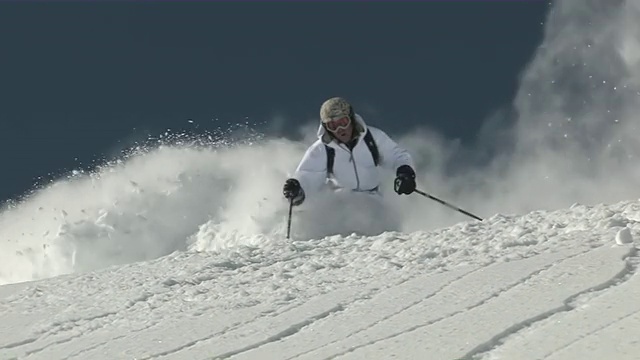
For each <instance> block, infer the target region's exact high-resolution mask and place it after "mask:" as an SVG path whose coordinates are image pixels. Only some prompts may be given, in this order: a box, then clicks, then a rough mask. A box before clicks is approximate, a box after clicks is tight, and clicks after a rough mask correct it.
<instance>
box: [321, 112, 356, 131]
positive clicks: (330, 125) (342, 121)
mask: <svg viewBox="0 0 640 360" xmlns="http://www.w3.org/2000/svg"><path fill="white" fill-rule="evenodd" d="M350 124H351V118H350V117H348V116H344V117H341V118H339V119H333V120H329V121H327V122H325V123H324V125H325V126H326V127H327V130H329V131H331V132H336V131H338V130H339V129H346V128H347V127H348V126H349V125H350Z"/></svg>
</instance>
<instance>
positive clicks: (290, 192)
mask: <svg viewBox="0 0 640 360" xmlns="http://www.w3.org/2000/svg"><path fill="white" fill-rule="evenodd" d="M282 194H283V195H284V197H285V198H287V199H289V200H292V201H293V205H295V206H297V205H300V204H302V202H303V201H304V191H303V190H302V187H301V186H300V182H299V181H298V180H296V179H293V178H291V179H287V181H285V182H284V187H283V188H282Z"/></svg>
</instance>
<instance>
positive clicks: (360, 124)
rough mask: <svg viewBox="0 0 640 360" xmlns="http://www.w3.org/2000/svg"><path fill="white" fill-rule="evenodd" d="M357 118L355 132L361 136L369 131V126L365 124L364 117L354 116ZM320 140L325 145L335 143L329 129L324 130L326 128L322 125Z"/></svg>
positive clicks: (319, 128)
mask: <svg viewBox="0 0 640 360" xmlns="http://www.w3.org/2000/svg"><path fill="white" fill-rule="evenodd" d="M354 118H355V125H356V127H355V131H356V133H357V134H358V135H360V134H364V133H365V132H366V131H367V124H366V123H365V122H364V119H363V118H362V116H360V115H358V114H355V115H354ZM317 135H318V139H320V141H322V142H323V143H325V144H329V143H331V142H335V139H334V138H333V136H331V134H330V133H329V132H328V131H327V129H325V128H324V126H322V123H320V126H319V127H318V132H317Z"/></svg>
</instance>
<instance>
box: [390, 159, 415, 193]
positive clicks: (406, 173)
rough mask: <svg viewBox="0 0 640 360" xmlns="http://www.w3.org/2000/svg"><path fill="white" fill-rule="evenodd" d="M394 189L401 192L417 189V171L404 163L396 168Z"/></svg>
mask: <svg viewBox="0 0 640 360" xmlns="http://www.w3.org/2000/svg"><path fill="white" fill-rule="evenodd" d="M393 189H394V190H395V191H396V193H398V195H401V194H407V195H409V194H411V193H412V192H413V191H414V190H415V189H416V173H415V171H413V169H412V168H411V166H409V165H402V166H400V167H399V168H398V170H396V179H395V181H394V182H393Z"/></svg>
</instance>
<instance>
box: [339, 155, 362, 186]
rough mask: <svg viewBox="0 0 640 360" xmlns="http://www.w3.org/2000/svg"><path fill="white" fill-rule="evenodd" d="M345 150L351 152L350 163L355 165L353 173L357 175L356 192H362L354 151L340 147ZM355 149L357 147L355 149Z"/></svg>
mask: <svg viewBox="0 0 640 360" xmlns="http://www.w3.org/2000/svg"><path fill="white" fill-rule="evenodd" d="M340 147H341V148H342V149H343V150H345V151H348V152H349V161H351V163H352V164H353V172H354V173H355V175H356V190H358V191H359V190H360V177H359V176H358V168H357V167H356V162H355V159H354V158H353V150H349V149H345V148H343V147H342V146H340ZM354 148H355V147H354Z"/></svg>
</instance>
